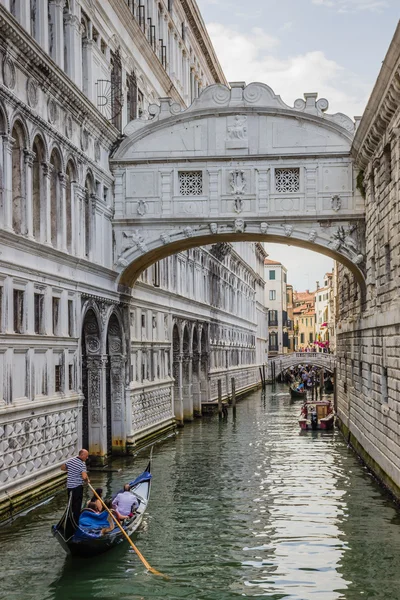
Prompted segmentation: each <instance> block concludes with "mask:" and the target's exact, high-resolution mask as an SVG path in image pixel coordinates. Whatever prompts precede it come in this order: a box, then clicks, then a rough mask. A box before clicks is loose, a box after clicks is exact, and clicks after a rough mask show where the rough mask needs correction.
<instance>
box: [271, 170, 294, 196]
mask: <svg viewBox="0 0 400 600" xmlns="http://www.w3.org/2000/svg"><path fill="white" fill-rule="evenodd" d="M275 190H276V191H277V192H280V193H283V194H285V193H290V192H299V191H300V169H275Z"/></svg>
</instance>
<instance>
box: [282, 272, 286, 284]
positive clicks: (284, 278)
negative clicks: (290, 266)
mask: <svg viewBox="0 0 400 600" xmlns="http://www.w3.org/2000/svg"><path fill="white" fill-rule="evenodd" d="M283 281H284V282H285V283H287V275H286V273H284V274H283Z"/></svg>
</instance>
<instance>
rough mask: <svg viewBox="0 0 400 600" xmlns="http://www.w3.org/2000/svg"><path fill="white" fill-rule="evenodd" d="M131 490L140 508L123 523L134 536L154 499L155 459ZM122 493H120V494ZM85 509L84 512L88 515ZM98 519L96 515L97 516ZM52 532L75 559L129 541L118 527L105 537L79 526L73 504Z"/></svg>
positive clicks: (105, 550) (98, 529)
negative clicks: (152, 486)
mask: <svg viewBox="0 0 400 600" xmlns="http://www.w3.org/2000/svg"><path fill="white" fill-rule="evenodd" d="M129 485H130V489H131V491H132V492H133V493H134V494H135V496H136V497H137V499H138V500H139V507H138V509H137V510H136V511H135V513H134V515H133V516H132V517H131V518H130V519H126V520H125V521H123V523H122V526H123V529H124V530H125V532H126V533H127V534H128V535H129V536H131V535H132V533H134V531H136V530H137V528H138V527H139V525H140V524H141V522H142V519H143V515H144V513H145V511H146V508H147V505H148V503H149V499H150V488H151V460H150V462H149V464H148V465H147V467H146V469H145V470H144V471H143V473H141V474H140V475H139V476H138V477H136V479H134V480H133V481H132V482H130V483H129ZM117 493H118V492H117ZM84 511H85V509H84V510H83V511H82V512H84ZM93 514H94V515H95V513H92V515H93ZM95 516H96V515H95ZM51 529H52V533H53V535H54V537H55V538H56V540H57V541H58V542H59V543H60V544H61V546H62V548H63V549H64V550H65V551H66V552H67V553H68V554H71V555H72V556H82V557H91V556H96V555H97V554H102V553H103V552H107V551H108V550H110V549H111V548H112V547H113V546H115V545H116V544H119V543H120V542H122V541H123V540H124V539H125V538H124V535H123V533H122V532H121V530H120V529H119V528H118V527H117V525H116V526H115V528H114V529H113V531H111V532H110V533H106V534H104V535H102V534H101V529H100V528H96V527H95V526H94V527H93V528H90V529H87V528H84V529H83V528H82V527H80V526H79V525H77V524H76V523H75V520H74V517H73V515H72V511H71V503H70V502H69V503H68V506H67V508H66V510H65V512H64V514H63V516H62V517H61V519H60V521H59V522H58V524H57V525H53V526H52V528H51Z"/></svg>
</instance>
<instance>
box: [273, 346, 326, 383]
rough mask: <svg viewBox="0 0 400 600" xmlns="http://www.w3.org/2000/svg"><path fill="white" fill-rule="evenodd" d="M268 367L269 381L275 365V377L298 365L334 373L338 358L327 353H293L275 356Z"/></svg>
mask: <svg viewBox="0 0 400 600" xmlns="http://www.w3.org/2000/svg"><path fill="white" fill-rule="evenodd" d="M267 365H268V379H272V365H275V377H278V375H279V374H280V373H282V372H283V371H285V370H286V369H289V368H290V367H295V366H296V365H312V366H315V367H321V369H325V371H330V372H331V373H333V370H334V368H335V366H336V356H335V355H334V354H327V353H325V352H293V353H292V354H282V355H281V356H274V357H272V358H270V359H268V363H267Z"/></svg>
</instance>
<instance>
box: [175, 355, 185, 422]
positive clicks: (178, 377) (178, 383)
mask: <svg viewBox="0 0 400 600" xmlns="http://www.w3.org/2000/svg"><path fill="white" fill-rule="evenodd" d="M173 376H174V378H175V385H174V412H175V419H176V421H177V424H178V425H181V426H182V425H183V399H182V376H183V365H182V355H181V354H179V355H175V356H174V361H173Z"/></svg>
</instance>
